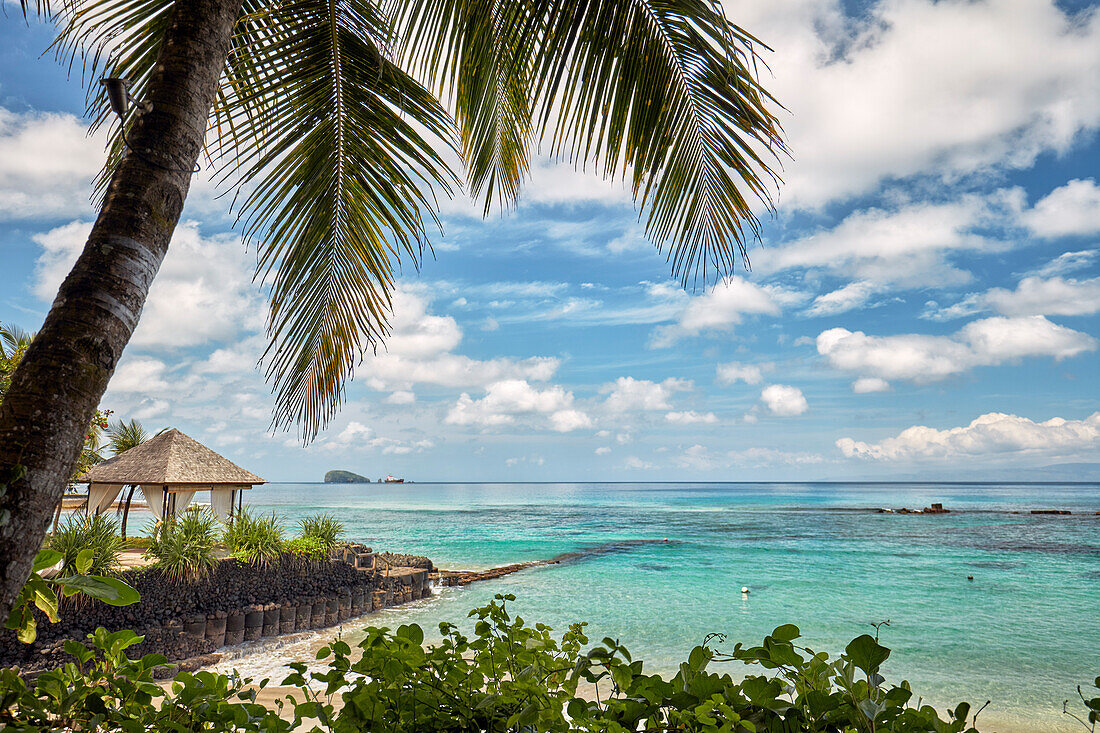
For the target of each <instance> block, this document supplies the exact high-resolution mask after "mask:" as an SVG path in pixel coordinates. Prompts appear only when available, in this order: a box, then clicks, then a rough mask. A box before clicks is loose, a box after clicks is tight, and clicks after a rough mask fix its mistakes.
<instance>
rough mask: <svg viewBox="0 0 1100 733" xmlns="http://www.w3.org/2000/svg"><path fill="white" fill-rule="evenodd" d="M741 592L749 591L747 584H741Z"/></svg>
mask: <svg viewBox="0 0 1100 733" xmlns="http://www.w3.org/2000/svg"><path fill="white" fill-rule="evenodd" d="M741 592H742V593H748V592H749V587H748V586H747V585H743V586H741Z"/></svg>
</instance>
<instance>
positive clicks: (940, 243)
mask: <svg viewBox="0 0 1100 733" xmlns="http://www.w3.org/2000/svg"><path fill="white" fill-rule="evenodd" d="M1021 195H1022V194H1021V193H1020V192H1019V191H1001V192H997V193H995V194H993V195H991V196H987V197H980V196H964V197H962V198H961V199H959V200H957V201H952V202H950V203H928V202H919V203H910V204H905V205H902V206H899V207H896V208H893V209H889V210H888V209H864V210H859V211H855V212H853V213H851V214H849V215H848V216H847V217H845V219H844V220H843V221H841V222H840V223H839V224H837V225H836V226H835V227H833V228H831V229H825V230H822V231H819V232H816V233H814V234H810V235H808V236H806V237H802V238H800V239H797V240H795V241H792V242H789V243H786V244H781V245H779V246H776V247H768V248H767V249H763V250H761V251H760V252H759V253H758V254H756V255H754V258H753V261H754V265H755V269H756V271H757V272H760V273H774V272H779V271H782V270H788V269H792V268H803V269H811V270H813V269H820V270H824V271H827V272H831V273H833V274H835V275H837V276H839V277H844V278H849V277H852V276H854V277H856V278H858V280H857V281H855V282H852V283H850V284H849V285H846V286H844V287H842V288H841V289H839V290H836V291H834V292H831V293H827V294H825V295H822V296H820V297H819V298H818V299H817V300H815V301H814V303H813V304H812V305H811V306H810V308H809V309H808V311H807V313H808V314H809V315H830V314H833V313H840V312H843V311H846V310H851V309H852V308H855V307H858V306H860V305H862V304H863V303H865V302H866V301H867V300H868V298H869V297H870V296H871V295H872V294H873V293H874V292H875V291H876V290H878V289H881V288H882V287H883V286H884V285H893V286H896V287H905V288H913V287H926V286H933V287H943V286H945V285H953V284H959V283H964V282H967V281H969V280H970V279H971V275H970V273H968V272H965V271H963V270H960V269H958V268H957V267H956V266H954V265H953V264H951V262H950V259H949V256H950V255H951V254H952V253H956V252H977V251H995V250H999V249H1004V248H1006V247H1007V245H1006V244H1004V243H1003V242H1000V241H998V240H994V239H990V238H989V237H988V236H986V235H985V234H983V233H979V231H978V230H979V229H980V228H983V227H985V226H987V225H991V224H995V223H996V222H997V221H998V220H1001V219H1003V218H1004V217H1005V216H1015V214H1016V211H1017V209H1018V207H1019V206H1020V201H1019V199H1020V197H1021Z"/></svg>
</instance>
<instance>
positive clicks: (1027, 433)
mask: <svg viewBox="0 0 1100 733" xmlns="http://www.w3.org/2000/svg"><path fill="white" fill-rule="evenodd" d="M836 445H837V447H838V448H839V449H840V451H841V452H842V453H843V454H844V455H845V456H846V457H848V458H865V459H871V460H878V461H898V460H912V459H926V458H952V457H957V456H983V455H989V454H996V453H1050V454H1073V453H1075V452H1080V451H1089V452H1093V451H1095V450H1096V449H1097V448H1100V412H1094V413H1093V414H1092V415H1089V416H1088V417H1087V418H1085V419H1084V420H1066V419H1063V418H1060V417H1054V418H1051V419H1050V420H1047V421H1045V422H1038V423H1037V422H1034V421H1032V420H1030V419H1028V418H1026V417H1019V416H1017V415H1006V414H1004V413H1000V412H990V413H988V414H985V415H982V416H980V417H978V418H977V419H975V420H973V421H972V422H971V423H970V424H969V425H967V426H965V427H956V428H949V429H947V430H936V429H935V428H929V427H924V426H922V425H914V426H913V427H911V428H907V429H906V430H903V431H902V432H901V433H899V434H898V436H897V437H894V438H887V439H885V440H883V441H881V442H879V443H864V442H862V441H856V440H853V439H851V438H841V439H839V440H838V441H836Z"/></svg>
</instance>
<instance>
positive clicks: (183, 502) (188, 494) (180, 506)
mask: <svg viewBox="0 0 1100 733" xmlns="http://www.w3.org/2000/svg"><path fill="white" fill-rule="evenodd" d="M194 498H195V492H194V491H173V492H172V495H171V496H170V497H169V498H168V502H169V504H171V505H174V508H175V511H174V512H173V516H176V517H178V516H180V515H181V514H183V513H184V512H185V511H187V505H188V504H190V503H191V500H192V499H194Z"/></svg>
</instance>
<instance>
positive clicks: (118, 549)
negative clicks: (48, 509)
mask: <svg viewBox="0 0 1100 733" xmlns="http://www.w3.org/2000/svg"><path fill="white" fill-rule="evenodd" d="M118 529H119V523H118V522H116V521H115V520H114V519H112V518H110V517H108V516H107V515H104V514H97V515H94V516H88V515H86V514H84V513H83V512H74V513H72V514H70V515H69V516H68V517H67V518H66V519H65V521H64V522H62V524H61V526H60V527H58V530H57V532H55V533H54V534H53V536H52V537H50V538H49V539H48V540H47V542H46V547H47V548H48V549H50V550H55V551H57V552H59V553H61V559H62V563H63V564H62V566H61V574H62V575H73V574H75V573H76V572H77V569H76V567H77V557H78V556H79V555H80V554H81V553H83V552H84V551H86V550H90V551H91V553H92V555H91V564H90V565H89V566H88V567H87V568H86V569H85V570H84V572H86V573H88V574H90V575H115V574H116V573H118V570H119V559H120V557H121V553H122V549H123V546H124V544H125V540H123V539H122V538H121V537H119V535H118Z"/></svg>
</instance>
